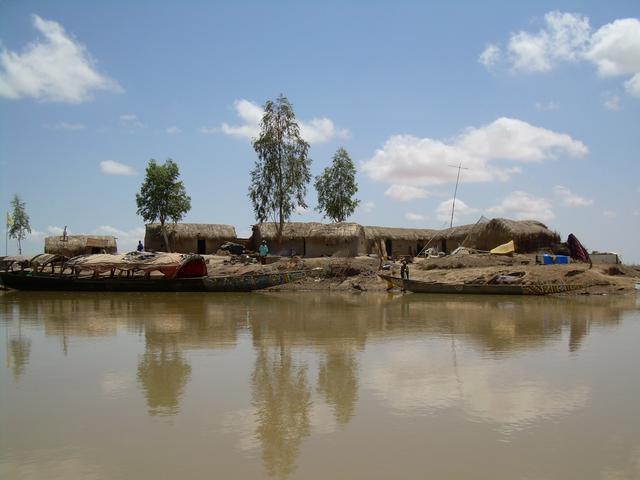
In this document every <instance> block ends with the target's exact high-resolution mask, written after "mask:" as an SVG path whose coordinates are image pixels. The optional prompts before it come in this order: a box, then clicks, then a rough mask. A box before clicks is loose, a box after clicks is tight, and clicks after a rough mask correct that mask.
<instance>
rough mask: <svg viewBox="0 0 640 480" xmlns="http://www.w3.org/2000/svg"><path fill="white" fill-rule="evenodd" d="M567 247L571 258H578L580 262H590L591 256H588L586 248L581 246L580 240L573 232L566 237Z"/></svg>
mask: <svg viewBox="0 0 640 480" xmlns="http://www.w3.org/2000/svg"><path fill="white" fill-rule="evenodd" d="M567 247H569V254H570V255H571V258H573V259H574V260H580V261H581V262H586V263H591V257H589V253H588V252H587V249H586V248H584V247H583V246H582V244H581V243H580V240H578V239H577V237H576V236H575V235H574V234H573V233H570V234H569V237H568V238H567Z"/></svg>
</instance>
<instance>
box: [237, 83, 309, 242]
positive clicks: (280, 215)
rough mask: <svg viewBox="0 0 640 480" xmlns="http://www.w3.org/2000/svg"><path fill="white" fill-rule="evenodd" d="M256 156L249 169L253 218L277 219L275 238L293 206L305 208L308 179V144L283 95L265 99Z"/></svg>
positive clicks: (289, 104)
mask: <svg viewBox="0 0 640 480" xmlns="http://www.w3.org/2000/svg"><path fill="white" fill-rule="evenodd" d="M253 149H254V150H255V151H256V154H257V155H258V159H257V160H256V163H255V166H254V167H253V170H251V185H250V186H249V197H250V198H251V202H252V203H253V210H254V213H255V216H256V220H258V221H259V222H260V223H262V222H264V221H266V220H268V219H270V218H271V219H272V220H273V221H274V222H277V235H278V238H280V237H282V230H283V229H284V222H285V221H287V220H288V219H289V218H290V217H291V213H292V212H293V211H294V209H295V208H296V206H298V205H299V206H301V207H305V208H306V206H307V204H306V203H305V201H304V196H305V195H306V193H307V184H308V183H309V182H310V180H311V173H310V171H309V166H310V164H311V159H310V158H309V156H308V154H309V144H308V143H307V142H305V141H304V139H303V138H302V137H301V136H300V127H299V126H298V123H297V122H296V117H295V114H294V113H293V107H292V105H291V103H289V100H287V98H286V97H284V96H282V95H280V96H279V97H278V98H277V99H276V101H275V102H274V101H271V100H268V101H267V102H266V103H265V105H264V115H263V117H262V121H261V122H260V135H259V136H258V138H257V139H255V140H254V142H253Z"/></svg>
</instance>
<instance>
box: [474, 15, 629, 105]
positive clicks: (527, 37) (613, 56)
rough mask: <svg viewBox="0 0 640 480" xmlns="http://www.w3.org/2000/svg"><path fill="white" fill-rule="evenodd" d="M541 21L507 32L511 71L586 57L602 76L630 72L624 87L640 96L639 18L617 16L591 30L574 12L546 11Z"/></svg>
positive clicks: (544, 68)
mask: <svg viewBox="0 0 640 480" xmlns="http://www.w3.org/2000/svg"><path fill="white" fill-rule="evenodd" d="M544 22H545V25H544V27H543V28H542V29H541V30H540V31H538V32H537V33H529V32H524V31H521V32H518V33H514V34H512V35H511V36H510V38H509V42H508V51H509V54H510V55H509V57H508V62H509V63H510V64H511V68H512V70H513V71H515V72H525V73H535V72H548V71H550V70H552V69H553V68H554V67H555V66H556V65H557V64H559V63H560V62H566V61H569V62H577V61H589V62H591V63H593V64H594V65H595V66H596V68H597V70H598V74H600V75H601V76H609V77H611V76H621V75H631V76H632V77H631V78H630V79H629V80H627V81H626V82H625V87H626V89H627V91H628V92H629V93H630V94H631V95H634V96H637V97H640V20H639V19H637V18H622V19H617V20H614V21H613V22H611V23H608V24H605V25H603V26H602V27H600V28H599V29H598V30H596V31H595V32H593V33H592V31H591V27H590V25H589V19H588V18H587V17H585V16H582V15H579V14H575V13H562V12H557V11H554V12H549V13H547V14H546V15H545V17H544ZM494 46H495V45H494ZM495 47H496V49H498V48H499V47H498V46H495ZM485 52H486V50H485ZM485 52H483V53H482V54H481V57H482V55H484V53H485ZM498 60H499V59H496V62H497V61H498ZM496 62H494V63H492V64H491V65H494V64H495V63H496ZM491 65H487V66H491Z"/></svg>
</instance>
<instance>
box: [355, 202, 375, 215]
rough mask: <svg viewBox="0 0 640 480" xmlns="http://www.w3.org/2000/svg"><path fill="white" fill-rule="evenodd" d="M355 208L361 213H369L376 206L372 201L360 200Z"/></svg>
mask: <svg viewBox="0 0 640 480" xmlns="http://www.w3.org/2000/svg"><path fill="white" fill-rule="evenodd" d="M357 208H358V211H360V212H361V213H371V212H372V211H373V209H374V208H376V204H375V203H373V202H361V203H360V204H359V205H358V207H357Z"/></svg>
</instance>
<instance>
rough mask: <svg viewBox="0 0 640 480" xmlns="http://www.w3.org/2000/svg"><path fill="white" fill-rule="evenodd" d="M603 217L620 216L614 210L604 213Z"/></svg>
mask: <svg viewBox="0 0 640 480" xmlns="http://www.w3.org/2000/svg"><path fill="white" fill-rule="evenodd" d="M602 215H604V216H605V217H607V218H616V217H617V216H618V214H617V213H616V212H614V211H613V210H605V211H604V212H602Z"/></svg>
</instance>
